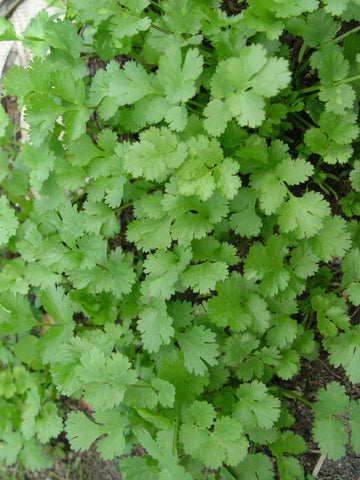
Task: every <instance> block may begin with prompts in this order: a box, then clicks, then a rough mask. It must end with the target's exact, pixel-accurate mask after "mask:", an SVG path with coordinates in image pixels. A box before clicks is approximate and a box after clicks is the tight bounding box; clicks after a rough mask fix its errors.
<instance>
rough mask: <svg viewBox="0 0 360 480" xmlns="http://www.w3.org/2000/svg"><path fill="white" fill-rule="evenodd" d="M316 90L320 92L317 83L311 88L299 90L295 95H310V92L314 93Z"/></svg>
mask: <svg viewBox="0 0 360 480" xmlns="http://www.w3.org/2000/svg"><path fill="white" fill-rule="evenodd" d="M318 90H320V84H319V83H318V84H317V85H313V86H312V87H308V88H301V89H300V90H297V93H310V92H316V91H318Z"/></svg>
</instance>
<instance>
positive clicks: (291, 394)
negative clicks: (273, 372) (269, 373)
mask: <svg viewBox="0 0 360 480" xmlns="http://www.w3.org/2000/svg"><path fill="white" fill-rule="evenodd" d="M276 388H277V389H278V390H279V391H280V393H282V394H283V395H284V397H287V398H294V399H295V400H299V401H300V402H302V403H304V404H305V405H307V406H309V407H312V406H313V404H312V403H311V402H309V400H306V398H304V397H302V396H301V395H299V394H298V393H296V392H294V391H293V390H288V389H287V388H283V387H279V386H276Z"/></svg>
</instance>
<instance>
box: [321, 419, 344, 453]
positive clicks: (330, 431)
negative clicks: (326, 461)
mask: <svg viewBox="0 0 360 480" xmlns="http://www.w3.org/2000/svg"><path fill="white" fill-rule="evenodd" d="M313 436H314V440H315V442H317V443H318V444H319V447H320V452H321V453H322V454H323V455H327V456H328V457H329V458H330V459H331V460H339V459H340V458H341V457H343V456H344V455H345V445H346V444H347V442H348V437H347V435H346V433H345V431H344V427H343V425H342V424H341V423H340V422H339V421H336V420H333V419H331V418H322V419H319V420H318V419H315V420H314V426H313Z"/></svg>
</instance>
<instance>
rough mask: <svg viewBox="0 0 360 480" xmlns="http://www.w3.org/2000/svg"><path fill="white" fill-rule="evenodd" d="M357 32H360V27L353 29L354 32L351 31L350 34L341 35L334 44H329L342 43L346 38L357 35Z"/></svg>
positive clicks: (333, 41) (335, 39)
mask: <svg viewBox="0 0 360 480" xmlns="http://www.w3.org/2000/svg"><path fill="white" fill-rule="evenodd" d="M356 32H360V27H355V28H353V29H352V30H349V31H348V32H346V33H343V34H342V35H340V36H339V37H336V38H334V40H332V42H329V43H339V42H341V41H342V40H344V38H346V37H348V36H349V35H352V34H353V33H356Z"/></svg>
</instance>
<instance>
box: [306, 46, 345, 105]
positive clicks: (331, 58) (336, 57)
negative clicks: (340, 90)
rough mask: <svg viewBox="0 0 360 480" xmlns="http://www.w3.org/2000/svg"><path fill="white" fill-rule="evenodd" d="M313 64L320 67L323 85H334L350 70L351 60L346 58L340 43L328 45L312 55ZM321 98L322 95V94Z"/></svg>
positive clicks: (319, 71)
mask: <svg viewBox="0 0 360 480" xmlns="http://www.w3.org/2000/svg"><path fill="white" fill-rule="evenodd" d="M310 61H311V66H312V67H313V68H317V69H318V73H319V77H320V79H321V83H322V84H323V85H329V86H332V85H333V84H334V82H337V81H339V80H343V79H344V78H346V77H347V75H348V72H349V62H348V61H347V60H346V59H345V58H344V56H343V53H342V51H341V48H340V47H339V46H338V45H326V46H325V47H324V48H323V49H321V50H317V51H316V52H315V53H313V54H312V56H311V59H310ZM320 99H321V95H320Z"/></svg>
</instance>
